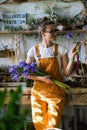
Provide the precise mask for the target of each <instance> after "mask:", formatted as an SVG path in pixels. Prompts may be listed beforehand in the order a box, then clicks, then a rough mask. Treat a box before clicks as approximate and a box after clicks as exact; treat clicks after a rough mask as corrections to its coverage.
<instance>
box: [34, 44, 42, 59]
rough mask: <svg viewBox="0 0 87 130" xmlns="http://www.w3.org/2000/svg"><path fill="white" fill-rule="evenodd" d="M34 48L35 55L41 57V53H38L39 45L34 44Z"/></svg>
mask: <svg viewBox="0 0 87 130" xmlns="http://www.w3.org/2000/svg"><path fill="white" fill-rule="evenodd" d="M35 49H36V55H37V57H41V55H40V49H39V45H38V44H37V45H36V46H35Z"/></svg>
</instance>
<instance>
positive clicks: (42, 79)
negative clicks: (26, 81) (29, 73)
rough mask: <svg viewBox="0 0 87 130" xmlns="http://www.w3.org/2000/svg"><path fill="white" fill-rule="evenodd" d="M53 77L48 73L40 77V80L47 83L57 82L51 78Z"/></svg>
mask: <svg viewBox="0 0 87 130" xmlns="http://www.w3.org/2000/svg"><path fill="white" fill-rule="evenodd" d="M51 77H52V76H50V75H46V76H43V77H40V80H41V81H42V82H45V83H48V84H55V83H54V82H53V81H52V80H51Z"/></svg>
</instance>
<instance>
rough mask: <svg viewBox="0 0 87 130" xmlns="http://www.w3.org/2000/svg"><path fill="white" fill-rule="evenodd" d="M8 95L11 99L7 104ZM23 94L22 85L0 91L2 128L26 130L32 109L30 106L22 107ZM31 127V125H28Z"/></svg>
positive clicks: (0, 124)
mask: <svg viewBox="0 0 87 130" xmlns="http://www.w3.org/2000/svg"><path fill="white" fill-rule="evenodd" d="M7 96H10V99H9V101H8V105H7V106H5V104H4V102H5V99H6V97H7ZM21 96H22V88H21V86H18V87H17V89H16V90H13V91H10V92H8V91H7V89H4V90H2V91H0V130H24V128H25V125H26V124H27V123H28V121H29V118H30V117H29V113H30V111H29V108H22V107H21ZM29 127H31V126H29V125H28V128H29ZM31 130H33V129H32V128H31Z"/></svg>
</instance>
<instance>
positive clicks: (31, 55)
mask: <svg viewBox="0 0 87 130" xmlns="http://www.w3.org/2000/svg"><path fill="white" fill-rule="evenodd" d="M34 54H35V47H31V48H30V49H29V51H28V53H27V57H32V58H35V57H34Z"/></svg>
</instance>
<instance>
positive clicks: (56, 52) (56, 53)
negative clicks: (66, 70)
mask: <svg viewBox="0 0 87 130" xmlns="http://www.w3.org/2000/svg"><path fill="white" fill-rule="evenodd" d="M57 55H58V44H55V52H54V56H57Z"/></svg>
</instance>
